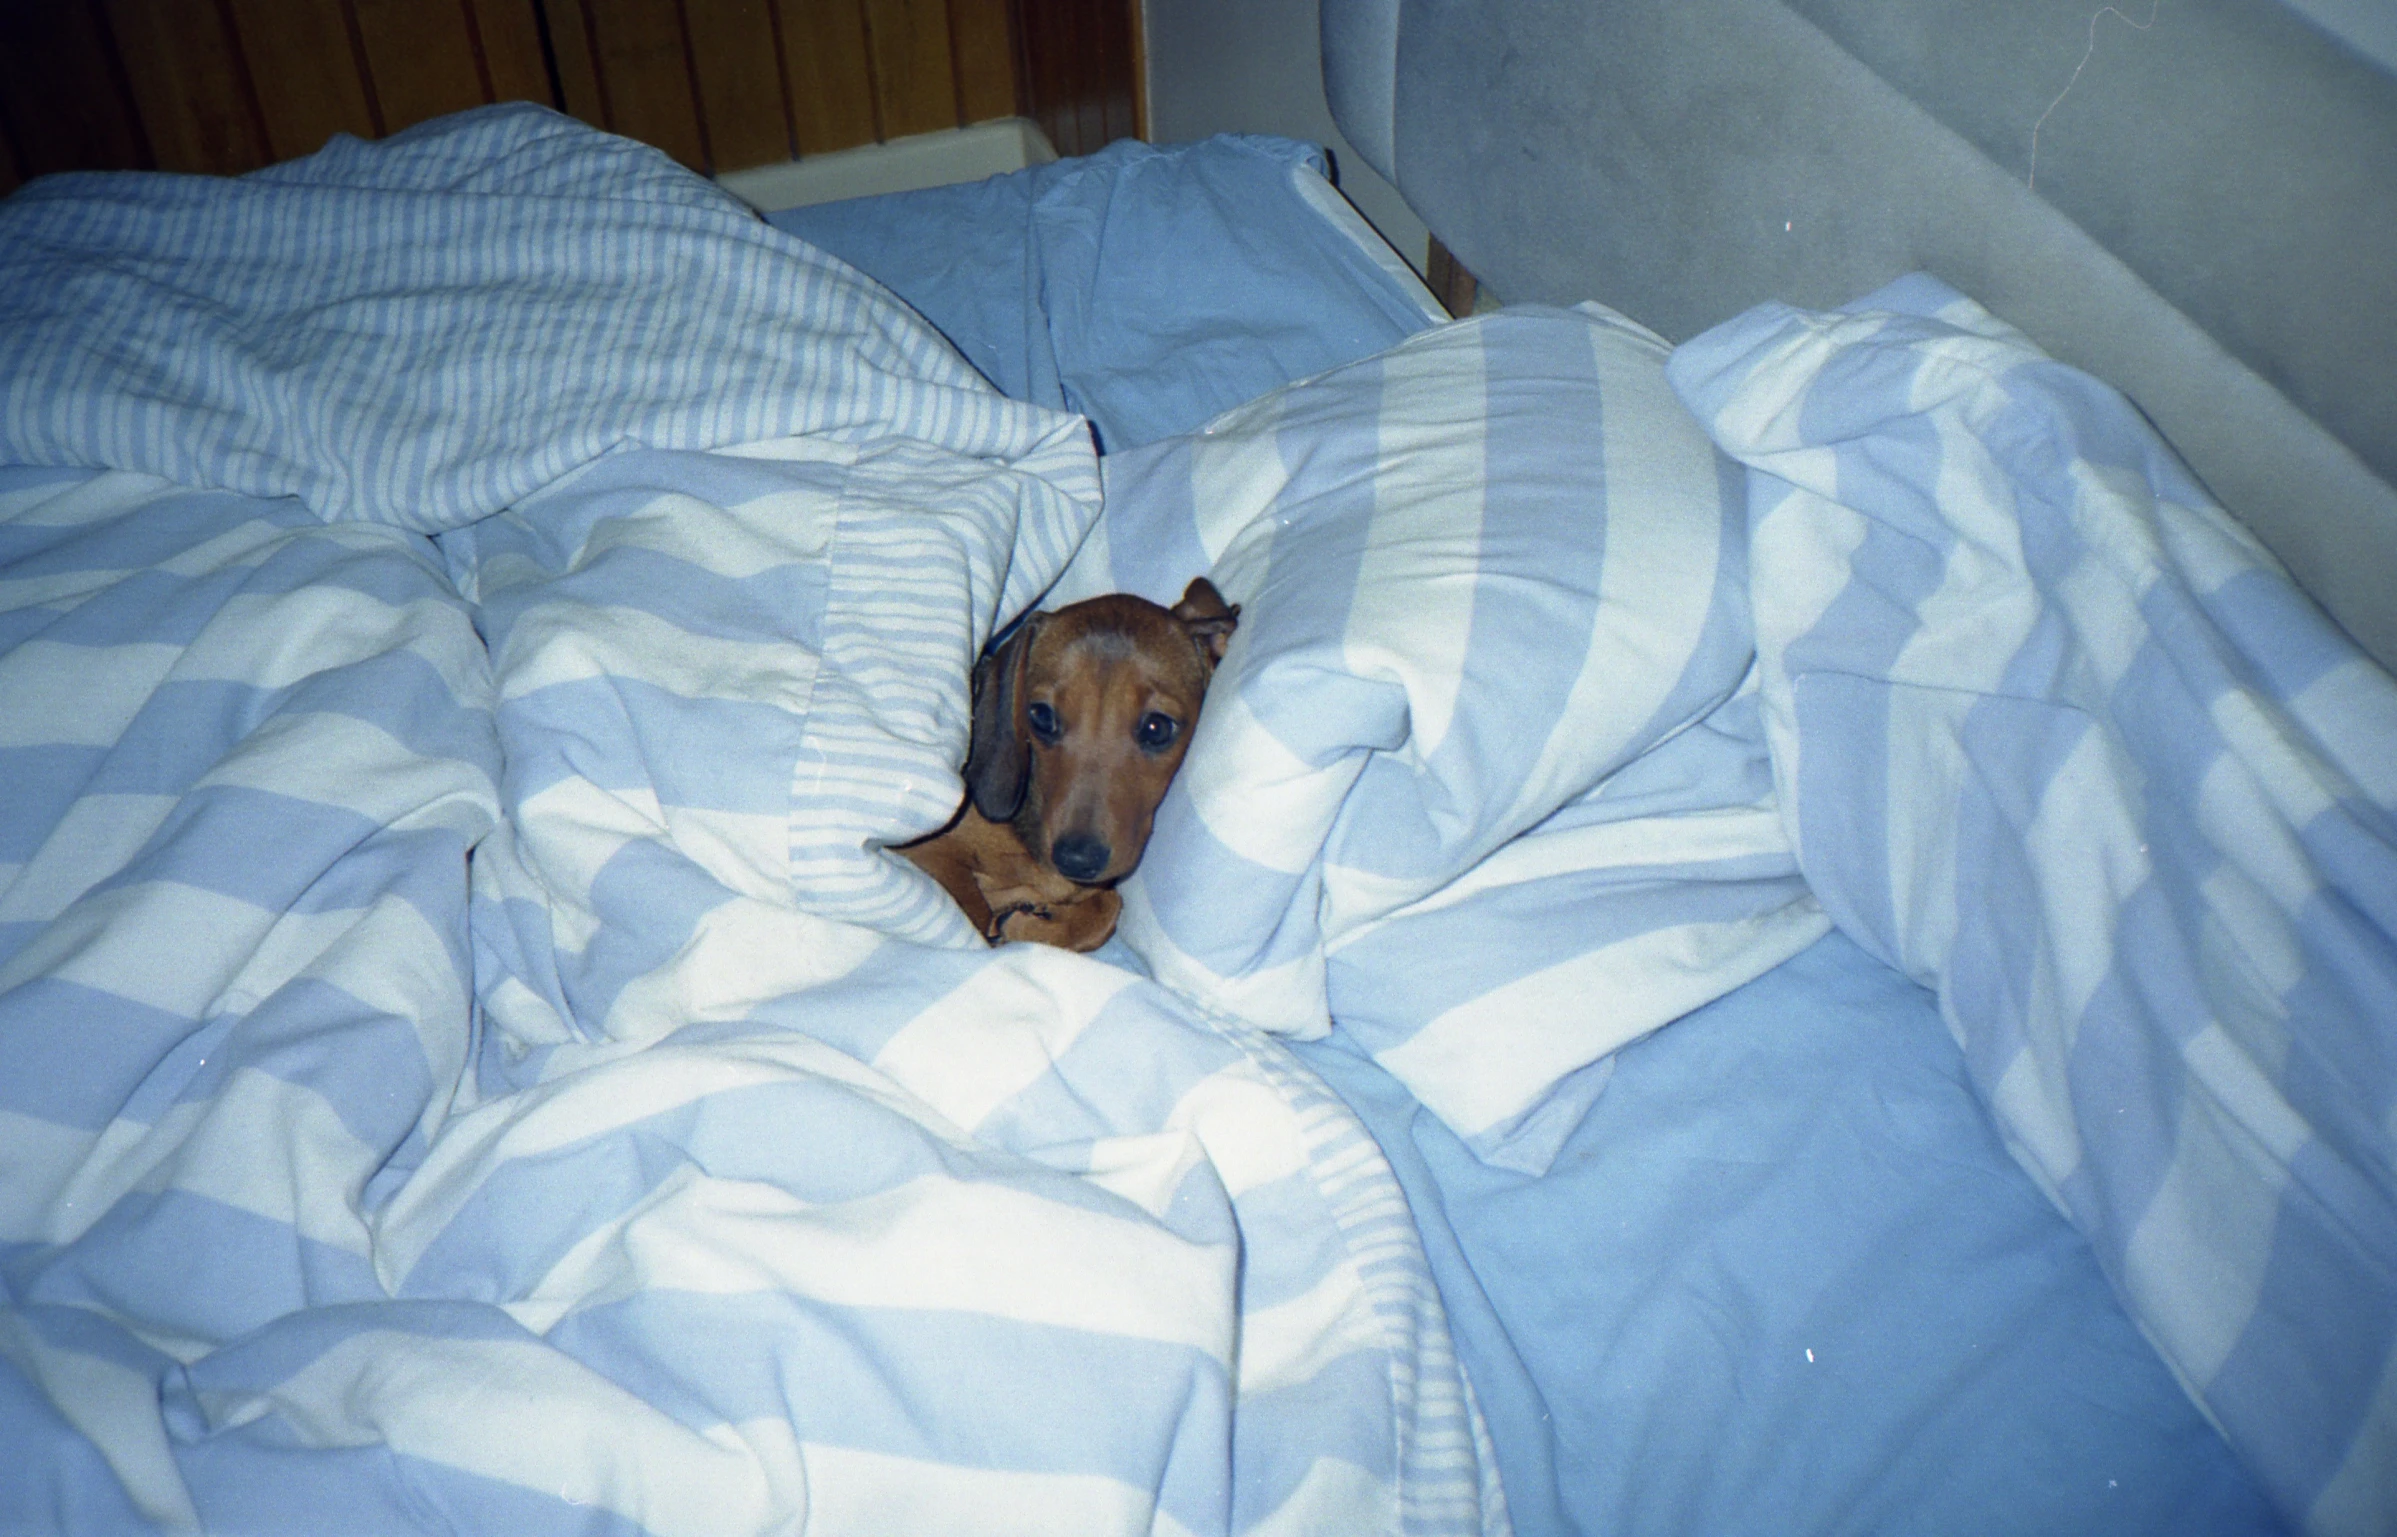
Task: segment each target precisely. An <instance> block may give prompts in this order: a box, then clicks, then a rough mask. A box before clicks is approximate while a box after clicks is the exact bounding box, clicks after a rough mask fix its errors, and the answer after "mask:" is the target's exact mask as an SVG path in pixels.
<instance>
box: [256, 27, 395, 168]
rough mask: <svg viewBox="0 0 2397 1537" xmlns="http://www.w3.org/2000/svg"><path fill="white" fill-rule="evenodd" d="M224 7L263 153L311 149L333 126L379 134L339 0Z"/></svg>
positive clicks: (284, 154)
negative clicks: (262, 135)
mask: <svg viewBox="0 0 2397 1537" xmlns="http://www.w3.org/2000/svg"><path fill="white" fill-rule="evenodd" d="M226 10H227V13H228V14H229V15H230V16H231V17H232V18H233V32H234V38H235V41H236V42H237V43H238V44H239V45H240V48H241V56H242V59H243V61H244V62H245V63H246V64H248V66H249V73H250V84H251V85H252V87H253V88H255V90H256V91H257V93H258V114H259V117H260V119H261V120H262V122H263V124H264V126H265V129H266V147H267V153H268V158H270V159H273V160H289V159H291V158H292V157H293V156H294V155H310V154H314V153H315V152H316V151H318V150H320V149H322V148H324V145H325V141H326V140H327V139H330V138H331V137H332V136H333V135H334V134H336V133H354V134H356V135H357V136H358V137H360V138H362V139H372V138H375V137H377V136H379V135H380V134H381V132H382V121H381V116H380V114H379V113H377V112H376V110H375V107H374V103H373V101H372V99H371V98H370V97H369V96H368V94H367V84H366V73H365V60H364V58H363V57H362V56H361V55H360V53H359V51H358V48H357V45H356V40H355V38H354V37H353V36H352V34H351V32H350V23H349V17H348V16H347V15H345V14H344V13H343V10H342V6H341V0H227V6H226Z"/></svg>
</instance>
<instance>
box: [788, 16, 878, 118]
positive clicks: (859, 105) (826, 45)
mask: <svg viewBox="0 0 2397 1537" xmlns="http://www.w3.org/2000/svg"><path fill="white" fill-rule="evenodd" d="M775 3H776V7H777V10H778V12H779V14H780V16H781V19H782V66H783V68H782V77H783V87H784V89H785V90H786V91H787V92H788V93H789V101H790V107H791V127H792V130H793V132H794V133H795V135H796V136H797V138H798V140H799V153H800V154H802V155H820V154H822V153H824V152H825V151H826V150H834V149H849V148H852V147H854V146H856V145H859V144H871V143H873V142H874V141H875V140H876V139H877V138H879V137H881V135H880V133H879V132H878V129H879V126H880V125H879V124H877V123H876V121H875V117H874V90H873V76H872V72H871V69H870V67H869V66H868V64H867V62H866V23H865V11H864V9H863V7H862V5H861V4H860V0H775Z"/></svg>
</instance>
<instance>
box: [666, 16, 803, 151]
mask: <svg viewBox="0 0 2397 1537" xmlns="http://www.w3.org/2000/svg"><path fill="white" fill-rule="evenodd" d="M683 20H684V22H685V23H686V24H687V25H688V27H689V29H690V36H691V68H692V72H693V73H694V74H696V75H697V76H698V77H699V109H700V112H701V115H702V116H703V117H704V118H705V119H706V121H707V147H708V154H709V157H710V159H711V160H712V162H713V164H712V165H711V166H710V169H712V170H717V171H737V170H740V169H742V168H744V167H747V166H754V165H770V164H772V163H774V162H776V161H779V160H788V159H789V158H790V157H791V153H792V150H791V129H790V119H789V117H788V116H787V115H786V114H785V113H784V111H783V103H782V68H781V65H780V64H779V63H777V62H776V60H775V56H774V19H773V15H772V13H771V12H770V11H769V10H768V9H767V5H766V0H683Z"/></svg>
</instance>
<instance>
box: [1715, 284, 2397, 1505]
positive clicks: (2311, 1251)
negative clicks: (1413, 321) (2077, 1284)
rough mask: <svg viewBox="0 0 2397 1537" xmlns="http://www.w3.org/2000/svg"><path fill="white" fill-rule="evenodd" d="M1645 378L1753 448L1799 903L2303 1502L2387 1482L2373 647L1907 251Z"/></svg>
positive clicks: (2386, 1125) (2230, 1430) (1760, 316)
mask: <svg viewBox="0 0 2397 1537" xmlns="http://www.w3.org/2000/svg"><path fill="white" fill-rule="evenodd" d="M1672 374H1673V378H1674V382H1675V384H1676V386H1677V387H1678V388H1679V389H1680V390H1681V392H1682V394H1683V397H1684V398H1685V399H1686V400H1688V401H1689V403H1690V406H1691V409H1692V410H1693V412H1694V413H1695V414H1696V415H1697V416H1698V417H1699V418H1700V420H1702V421H1704V422H1705V423H1706V424H1707V426H1708V428H1709V430H1710V431H1711V432H1712V433H1713V435H1714V437H1715V439H1716V441H1717V442H1718V443H1719V444H1720V445H1721V446H1722V447H1723V448H1724V449H1725V450H1726V451H1727V452H1729V453H1730V454H1732V455H1733V456H1735V457H1736V458H1738V459H1740V460H1741V461H1742V462H1743V463H1745V464H1746V465H1747V466H1748V467H1749V472H1750V476H1749V503H1750V511H1749V523H1750V528H1749V540H1750V554H1751V561H1752V566H1753V570H1754V572H1755V574H1756V579H1755V584H1754V588H1753V591H1754V595H1755V601H1754V605H1753V606H1754V610H1755V615H1756V634H1757V648H1758V653H1759V660H1760V664H1761V669H1762V694H1763V700H1764V708H1765V717H1766V734H1767V737H1768V740H1769V742H1770V744H1771V748H1772V759H1773V767H1774V776H1775V780H1776V783H1777V786H1778V789H1779V792H1780V804H1781V814H1782V818H1783V820H1784V822H1785V823H1786V824H1787V826H1788V828H1789V832H1790V841H1791V843H1792V845H1793V846H1794V847H1795V849H1796V851H1797V857H1798V863H1799V866H1800V868H1801V869H1802V870H1803V871H1804V872H1805V875H1806V878H1807V881H1808V883H1809V884H1810V885H1811V886H1812V887H1813V889H1814V891H1815V893H1816V894H1817V895H1818V896H1819V897H1820V898H1821V900H1822V902H1823V904H1824V906H1825V907H1826V909H1828V910H1829V911H1830V912H1831V914H1832V916H1833V917H1834V918H1835V919H1836V920H1837V922H1838V923H1839V925H1840V927H1841V928H1842V929H1843V930H1845V931H1846V932H1847V933H1848V934H1849V935H1850V936H1851V937H1853V938H1854V939H1855V940H1856V941H1857V942H1858V943H1860V944H1861V945H1863V946H1864V947H1865V948H1866V949H1867V950H1869V951H1870V952H1872V953H1873V954H1875V955H1877V956H1879V957H1880V958H1881V959H1882V960H1884V961H1886V962H1888V963H1889V964H1890V965H1892V966H1895V967H1897V968H1898V969H1900V970H1902V971H1904V972H1906V973H1907V974H1908V975H1910V976H1912V977H1914V978H1915V979H1916V980H1917V981H1919V982H1921V983H1923V984H1924V985H1925V986H1927V987H1930V988H1932V989H1933V990H1934V991H1935V992H1936V993H1937V995H1938V999H1939V1006H1940V1012H1941V1015H1942V1017H1943V1018H1944V1019H1945V1020H1946V1021H1947V1023H1948V1026H1949V1028H1950V1030H1951V1031H1953V1032H1954V1034H1955V1036H1956V1038H1957V1040H1958V1042H1959V1043H1960V1044H1961V1045H1962V1046H1963V1048H1964V1053H1965V1058H1966V1061H1967V1063H1968V1065H1969V1068H1970V1070H1971V1074H1972V1078H1973V1082H1974V1085H1975V1087H1976V1088H1977V1089H1978V1090H1979V1091H1980V1093H1981V1095H1982V1097H1983V1099H1984V1100H1985V1101H1986V1103H1987V1104H1988V1105H1989V1107H1990V1109H1991V1112H1992V1114H1993V1115H1994V1118H1995V1120H1996V1122H1997V1125H1998V1126H1999V1128H2000V1130H2001V1131H2002V1133H2003V1134H2004V1136H2005V1137H2006V1140H2007V1143H2008V1145H2009V1147H2010V1148H2011V1149H2012V1150H2013V1151H2014V1153H2015V1155H2016V1157H2017V1159H2018V1160H2019V1161H2020V1162H2021V1164H2022V1165H2023V1167H2025V1168H2026V1169H2028V1170H2029V1171H2030V1172H2031V1173H2032V1175H2033V1176H2034V1177H2035V1178H2036V1179H2038V1180H2039V1181H2040V1183H2041V1184H2042V1185H2043V1186H2044V1187H2045V1188H2046V1189H2047V1190H2048V1191H2049V1192H2050V1193H2051V1195H2053V1197H2054V1198H2055V1200H2056V1201H2057V1203H2058V1204H2059V1205H2060V1206H2061V1207H2062V1208H2063V1209H2064V1210H2065V1212H2066V1213H2067V1214H2068V1215H2069V1216H2070V1217H2071V1218H2072V1219H2073V1221H2074V1223H2075V1225H2076V1226H2078V1227H2079V1228H2080V1229H2081V1230H2082V1231H2083V1232H2084V1233H2085V1234H2086V1235H2087V1236H2088V1238H2089V1240H2090V1242H2091V1244H2092V1245H2093V1246H2094V1248H2095V1250H2096V1252H2097V1256H2098V1260H2099V1263H2100V1264H2101V1265H2102V1266H2103V1267H2104V1269H2105V1271H2106V1273H2107V1275H2108V1277H2109V1279H2110V1280H2111V1281H2112V1282H2113V1283H2114V1286H2115V1289H2116V1291H2117V1292H2118V1293H2119V1294H2120V1296H2121V1298H2122V1300H2123V1302H2124V1305H2125V1306H2126V1307H2127V1308H2128V1309H2129V1310H2130V1312H2131V1314H2132V1316H2133V1317H2134V1318H2136V1319H2137V1320H2138V1321H2139V1322H2140V1324H2141V1326H2142V1327H2143V1328H2144V1329H2145V1330H2146V1331H2147V1333H2148V1334H2149V1336H2150V1337H2151V1338H2152V1339H2153V1340H2154V1342H2155V1344H2156V1346H2157V1348H2158V1350H2159V1351H2160V1352H2161V1353H2162V1355H2163V1356H2164V1359H2165V1361H2166V1362H2167V1363H2168V1364H2169V1365H2170V1366H2171V1367H2172V1368H2173V1370H2174V1372H2175V1373H2176V1374H2177V1375H2178V1376H2179V1377H2180V1379H2181V1381H2182V1383H2183V1384H2184V1385H2185V1386H2186V1387H2187V1388H2188V1390H2189V1391H2190V1393H2191V1395H2192V1396H2193V1397H2195V1398H2196V1399H2197V1401H2198V1402H2199V1403H2200V1404H2201V1405H2202V1406H2203V1407H2204V1409H2205V1410H2206V1412H2207V1413H2208V1415H2209V1416H2210V1417H2211V1418H2212V1419H2213V1420H2214V1421H2215V1422H2216V1423H2217V1424H2218V1425H2219V1426H2220V1427H2221V1429H2222V1431H2223V1433H2224V1435H2225V1436H2226V1437H2227V1438H2228V1440H2229V1441H2230V1443H2231V1445H2232V1446H2233V1447H2234V1448H2235V1449H2236V1450H2237V1451H2238V1452H2239V1454H2240V1455H2241V1457H2242V1458H2243V1459H2244V1460H2245V1461H2246V1462H2247V1464H2248V1466H2249V1467H2250V1468H2252V1469H2253V1470H2254V1471H2255V1473H2256V1474H2257V1476H2258V1478H2259V1479H2260V1480H2261V1481H2262V1483H2263V1484H2264V1486H2265V1487H2266V1488H2267V1489H2268V1490H2269V1491H2270V1492H2271V1494H2272V1496H2273V1499H2274V1501H2275V1503H2276V1504H2277V1505H2278V1506H2279V1507H2280V1509H2281V1511H2282V1513H2283V1515H2284V1516H2285V1517H2286V1518H2288V1519H2289V1520H2291V1521H2292V1522H2294V1523H2298V1524H2301V1525H2303V1526H2304V1527H2305V1528H2306V1529H2307V1530H2309V1531H2314V1532H2323V1533H2370V1532H2386V1531H2387V1530H2389V1525H2390V1520H2391V1513H2392V1512H2397V1117H2393V1115H2392V1110H2393V1108H2397V680H2393V679H2391V678H2390V676H2389V675H2388V674H2387V673H2385V672H2383V671H2381V670H2380V669H2379V668H2378V667H2376V666H2375V665H2374V664H2373V663H2372V662H2371V661H2370V660H2369V659H2367V658H2366V657H2365V656H2364V655H2363V654H2362V653H2361V652H2360V651H2359V650H2358V649H2357V648H2356V647H2355V645H2354V644H2353V642H2352V641H2350V640H2349V639H2348V638H2347V637H2346V636H2345V635H2344V634H2343V633H2342V632H2341V631H2340V630H2339V629H2338V628H2337V626H2336V625H2334V624H2333V623H2332V622H2331V621H2330V620H2329V619H2328V618H2326V617H2325V616H2324V615H2323V614H2322V612H2321V611H2320V610H2319V609H2317V608H2315V607H2314V606H2313V604H2312V603H2311V602H2309V601H2308V600H2307V599H2306V598H2305V596H2304V595H2303V594H2302V593H2301V592H2299V591H2298V589H2297V588H2296V586H2295V585H2294V584H2293V583H2292V582H2291V581H2290V580H2289V578H2288V576H2287V574H2286V573H2285V572H2284V571H2282V570H2281V568H2280V567H2279V565H2278V563H2277V562H2275V561H2274V560H2273V559H2272V557H2271V556H2270V555H2269V554H2268V553H2266V552H2265V551H2264V549H2263V548H2262V547H2261V546H2260V545H2259V544H2257V543H2256V541H2255V539H2254V538H2253V536H2251V535H2250V534H2248V533H2247V532H2246V531H2245V530H2244V529H2243V528H2241V527H2240V526H2239V525H2238V524H2237V523H2236V522H2235V521H2233V520H2232V519H2231V518H2230V517H2229V515H2228V514H2226V513H2225V512H2224V511H2223V510H2222V509H2221V508H2220V507H2219V506H2218V505H2216V504H2215V503H2214V501H2213V500H2212V498H2211V497H2210V496H2208V495H2207V493H2206V491H2205V489H2204V487H2202V486H2201V485H2199V484H2198V483H2197V481H2196V480H2195V478H2194V477H2193V476H2191V475H2190V473H2189V472H2188V470H2187V469H2186V468H2185V467H2183V466H2182V465H2181V464H2180V462H2179V461H2178V459H2177V458H2175V457H2174V455H2173V454H2172V452H2171V450H2170V449H2169V447H2167V446H2166V445H2165V443H2164V441H2163V440H2162V438H2160V437H2159V436H2158V435H2157V434H2156V432H2155V430H2154V429H2153V428H2152V427H2151V426H2150V425H2149V424H2148V423H2147V422H2146V420H2145V419H2144V418H2143V417H2141V416H2140V415H2139V414H2138V412H2137V411H2136V410H2135V409H2133V408H2132V406H2131V405H2130V403H2129V402H2127V401H2125V400H2124V399H2123V398H2122V397H2121V396H2119V395H2117V394H2115V393H2114V392H2113V391H2112V390H2110V389H2108V388H2107V387H2106V386H2104V385H2103V384H2101V383H2099V382H2098V381H2096V380H2094V379H2091V378H2090V377H2088V376H2087V375H2085V374H2081V373H2078V372H2077V371H2075V370H2072V369H2069V368H2065V367H2063V366H2062V365H2060V364H2057V363H2055V362H2053V361H2052V360H2050V359H2048V358H2047V357H2045V356H2044V355H2042V354H2041V353H2040V352H2039V351H2038V350H2037V349H2036V348H2034V347H2033V346H2031V344H2030V343H2029V342H2027V341H2026V340H2024V339H2023V338H2022V336H2021V335H2020V334H2018V333H2016V332H2014V331H2013V330H2012V329H2011V328H2009V327H2008V326H2006V325H2005V324H2004V323H2003V322H2001V321H1999V320H1997V319H1996V318H1995V317H1993V316H1991V315H1990V314H1989V313H1988V312H1987V311H1986V310H1984V309H1982V308H1981V307H1980V306H1979V305H1977V304H1975V303H1973V302H1972V301H1971V300H1970V299H1967V298H1965V297H1963V296H1961V295H1959V294H1957V293H1956V292H1955V291H1953V290H1952V289H1949V288H1947V287H1946V286H1945V285H1943V284H1941V283H1938V282H1936V281H1935V280H1932V279H1930V278H1928V277H1922V276H1917V277H1914V278H1910V279H1905V280H1901V281H1900V282H1899V283H1897V284H1895V285H1892V286H1891V287H1890V288H1888V289H1885V290H1883V291H1882V292H1880V293H1877V294H1874V295H1871V296H1869V297H1867V298H1865V299H1861V300H1859V301H1857V302H1856V303H1855V304H1854V305H1852V306H1850V307H1849V308H1848V309H1847V310H1845V311H1840V312H1831V313H1823V314H1816V313H1809V312H1805V311H1798V310H1792V309H1790V308H1788V307H1786V306H1779V305H1768V306H1764V307H1762V308H1760V309H1758V310H1756V311H1752V312H1751V313H1749V314H1748V315H1745V316H1742V317H1740V318H1739V319H1738V320H1735V321H1733V322H1730V323H1729V324H1727V325H1725V326H1722V327H1718V328H1717V329H1716V330H1715V331H1712V332H1709V333H1708V334H1707V335H1706V336H1704V337H1701V338H1699V339H1697V340H1696V341H1693V342H1692V343H1690V344H1688V345H1686V346H1685V347H1684V348H1683V349H1682V350H1681V351H1680V352H1679V353H1678V354H1677V355H1676V356H1675V358H1674V360H1673V363H1672Z"/></svg>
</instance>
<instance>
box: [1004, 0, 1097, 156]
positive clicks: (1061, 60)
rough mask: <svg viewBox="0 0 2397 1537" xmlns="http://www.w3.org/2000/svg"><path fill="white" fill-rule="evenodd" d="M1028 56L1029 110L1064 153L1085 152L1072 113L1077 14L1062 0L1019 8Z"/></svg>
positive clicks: (1036, 0) (1030, 0) (1028, 0)
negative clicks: (1060, 1)
mask: <svg viewBox="0 0 2397 1537" xmlns="http://www.w3.org/2000/svg"><path fill="white" fill-rule="evenodd" d="M1016 17H1017V25H1018V26H1019V27H1020V28H1021V29H1022V37H1021V47H1022V50H1023V57H1024V61H1025V69H1024V100H1025V110H1026V112H1027V114H1028V115H1029V116H1030V117H1031V119H1032V121H1033V122H1035V123H1038V124H1039V125H1040V131H1041V132H1042V133H1044V134H1047V135H1048V138H1049V143H1050V144H1052V145H1054V146H1055V147H1056V150H1057V153H1058V154H1060V155H1078V154H1080V153H1082V145H1081V134H1080V125H1079V124H1077V123H1076V122H1074V120H1073V115H1072V112H1071V104H1072V101H1073V89H1072V86H1071V84H1070V82H1071V81H1072V78H1073V58H1072V50H1073V41H1074V27H1073V16H1072V14H1071V13H1070V12H1069V11H1067V10H1066V9H1065V7H1064V6H1063V5H1062V4H1060V3H1059V0H1023V3H1022V5H1021V7H1020V8H1019V9H1018V11H1017V13H1016Z"/></svg>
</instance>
